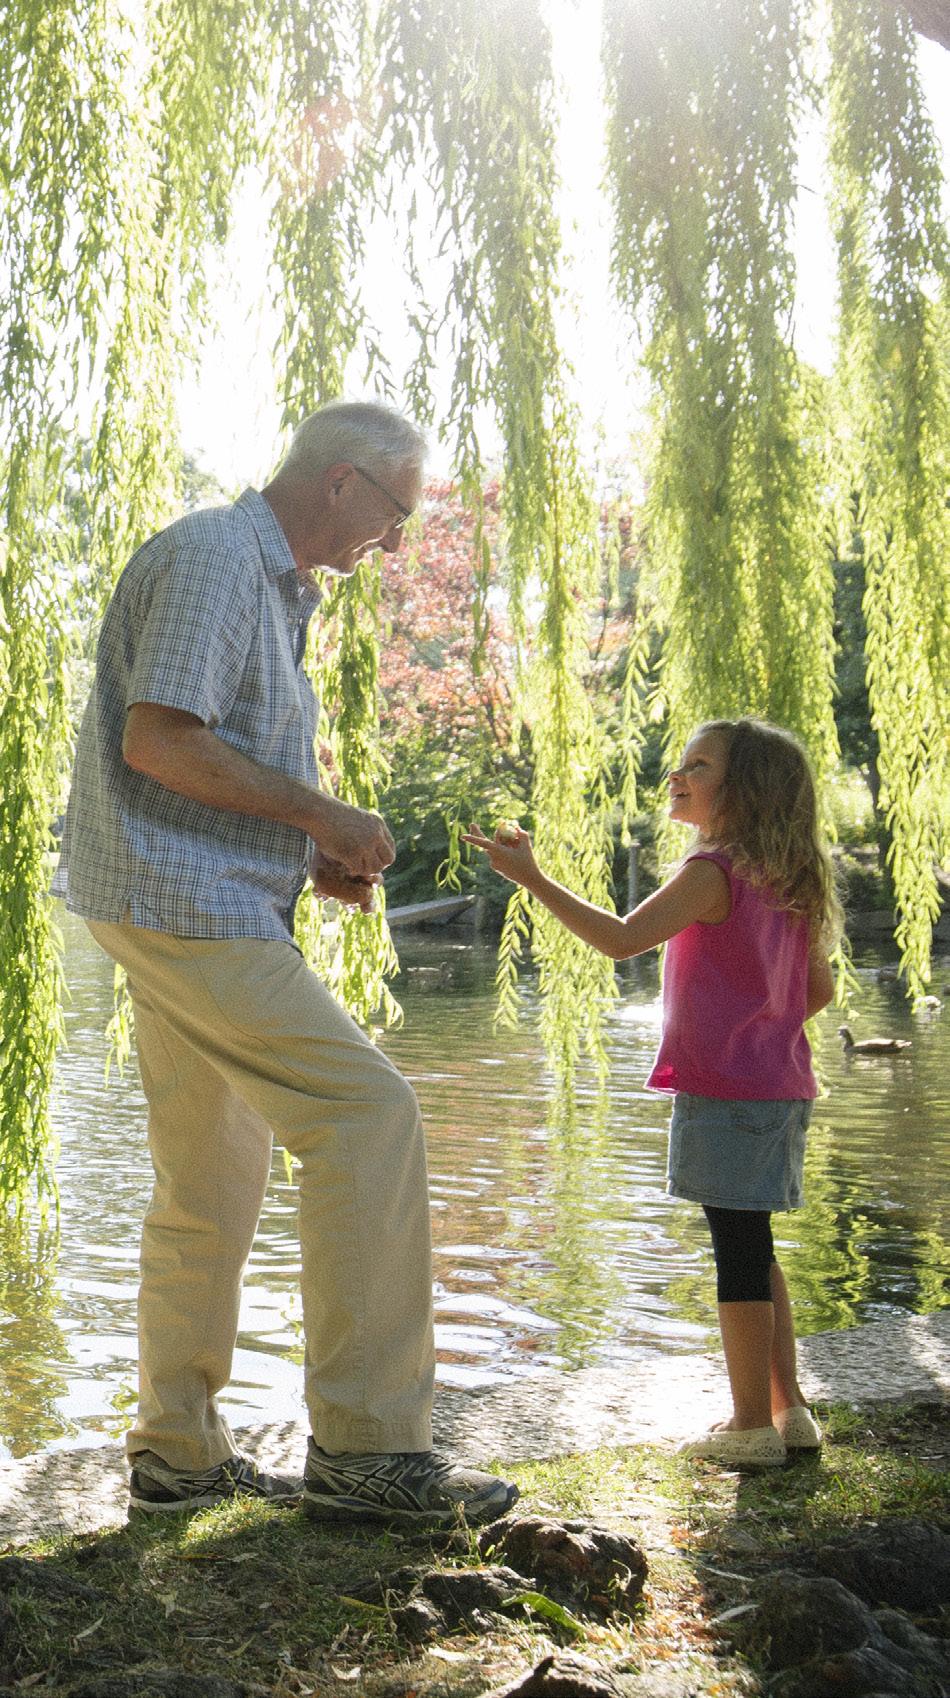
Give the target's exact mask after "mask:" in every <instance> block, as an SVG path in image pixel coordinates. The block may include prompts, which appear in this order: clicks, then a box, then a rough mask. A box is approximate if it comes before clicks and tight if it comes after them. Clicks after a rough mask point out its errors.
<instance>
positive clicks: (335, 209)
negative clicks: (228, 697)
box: [270, 0, 401, 1025]
mask: <svg viewBox="0 0 950 1698" xmlns="http://www.w3.org/2000/svg"><path fill="white" fill-rule="evenodd" d="M273 25H274V29H275V32H276V34H277V37H278V41H279V45H280V54H281V57H280V68H279V76H278V89H277V97H276V103H275V104H276V109H277V111H278V112H279V113H280V115H281V121H280V124H279V126H278V128H277V130H276V131H275V134H274V137H273V138H272V147H271V155H270V167H271V174H272V181H273V187H274V190H275V200H274V212H273V219H272V228H273V236H274V266H275V269H276V270H277V272H278V274H279V278H280V294H281V300H282V302H283V307H284V317H283V332H282V336H281V341H280V346H279V349H278V358H279V385H280V394H281V399H282V403H283V423H284V424H285V425H294V424H296V423H298V422H299V421H300V419H302V418H303V417H304V416H305V415H306V414H307V413H309V412H311V411H312V409H313V408H314V407H316V406H317V405H319V403H320V402H321V401H327V400H332V399H335V398H336V397H338V396H339V395H340V394H341V393H342V392H343V388H344V381H345V375H346V371H347V365H348V362H349V360H350V358H351V356H352V355H353V353H354V351H355V349H356V348H357V345H358V343H359V341H360V339H361V337H362V339H363V341H364V342H365V343H366V344H367V349H368V355H369V360H370V364H371V365H375V366H376V368H377V371H380V370H382V373H383V376H384V377H385V366H384V361H383V356H382V354H381V352H380V350H379V349H378V347H377V346H376V344H375V341H374V338H373V333H372V328H371V327H370V326H369V325H368V323H367V320H366V317H365V314H364V312H363V309H362V305H361V302H360V295H359V285H358V278H359V267H360V263H361V260H362V257H363V252H364V233H363V220H364V215H365V210H366V207H367V205H368V204H371V202H372V198H373V195H374V192H375V189H376V173H377V160H376V156H375V152H374V149H373V145H372V139H371V138H372V128H373V97H372V94H371V82H370V76H369V69H370V65H369V53H370V45H371V43H370V35H369V30H368V24H367V18H366V9H365V6H364V4H363V0H323V3H322V4H313V3H311V0H306V3H304V0H292V3H291V4H289V5H286V4H282V5H281V6H280V8H279V9H278V10H277V11H275V13H274V18H273ZM378 600H379V565H378V562H377V563H374V564H365V565H363V566H362V567H361V568H360V570H359V572H358V573H357V574H356V575H355V577H353V578H352V579H350V580H349V581H348V582H346V583H341V584H338V585H335V586H334V587H333V589H332V590H331V592H330V593H329V595H328V596H327V598H326V601H325V602H324V604H323V607H322V608H321V609H320V611H319V613H318V614H317V616H316V617H315V619H314V621H313V625H312V627H311V637H310V641H309V644H308V651H307V666H308V670H309V671H310V673H311V675H312V676H313V677H314V680H315V683H316V686H317V693H318V695H319V697H320V699H321V707H322V729H321V737H322V740H323V741H324V742H325V743H326V744H327V745H328V746H329V749H330V752H331V762H330V766H331V769H332V772H333V774H334V776H335V778H336V786H337V791H338V794H339V795H341V796H342V797H344V798H345V799H346V800H347V801H350V802H354V803H356V804H357V805H358V806H360V807H365V808H375V807H376V805H377V803H378V800H379V793H380V790H381V788H382V786H383V784H384V783H385V779H386V776H387V767H386V763H385V760H384V758H383V756H382V753H381V750H380V744H379V688H378V660H379V649H378V633H377V629H376V621H377V613H378ZM328 777H329V775H328ZM296 932H297V938H298V941H299V942H300V944H301V947H302V948H303V950H304V952H305V954H306V955H307V958H308V960H309V961H310V962H311V964H312V965H313V966H314V967H315V968H316V969H317V970H318V971H319V972H320V974H321V976H322V977H323V978H324V979H325V980H326V982H327V984H328V985H329V986H330V988H331V990H333V992H334V994H335V995H337V996H338V997H339V998H340V1000H341V1001H342V1002H343V1003H344V1005H345V1007H346V1008H348V1009H349V1011H350V1013H351V1014H352V1015H353V1016H354V1018H355V1019H357V1020H360V1021H361V1022H362V1023H363V1024H364V1025H368V1024H369V1023H370V1022H371V1021H372V1020H373V1019H374V1017H375V1018H379V1017H380V1016H381V1017H382V1019H383V1021H384V1023H385V1024H386V1025H390V1024H392V1023H393V1022H394V1021H397V1020H399V1019H400V1018H401V1010H400V1009H399V1006H398V1004H397V1003H396V1001H395V999H394V998H393V996H392V993H391V992H390V990H389V987H388V983H387V978H388V977H389V976H391V975H392V974H393V973H395V972H397V971H398V965H399V964H398V961H397V958H396V953H395V950H394V948H393V945H392V940H391V938H390V935H389V927H388V925H387V924H386V918H385V912H384V910H383V907H382V900H381V898H380V906H379V909H378V911H377V912H376V913H374V914H372V915H364V914H360V913H357V912H355V911H347V910H340V911H339V912H337V913H336V914H335V915H333V916H332V917H331V914H330V911H329V910H327V909H326V908H325V905H324V903H322V902H321V901H319V900H318V899H317V898H316V897H315V896H314V895H313V892H312V891H308V892H307V893H306V894H305V896H304V897H303V899H302V900H301V902H300V903H299V905H298V909H297V920H296Z"/></svg>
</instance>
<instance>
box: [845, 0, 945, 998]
mask: <svg viewBox="0 0 950 1698" xmlns="http://www.w3.org/2000/svg"><path fill="white" fill-rule="evenodd" d="M831 49H832V56H831V84H830V86H831V152H832V166H833V172H834V184H835V204H834V221H835V232H836V237H837V241H838V267H839V283H840V291H841V350H840V363H839V372H838V390H839V402H840V409H841V415H842V423H843V436H844V440H845V455H846V461H847V471H848V474H849V487H850V488H851V489H853V490H855V491H857V492H858V504H859V514H858V524H859V528H860V530H861V532H862V534H863V538H864V547H865V557H866V592H865V601H864V610H865V618H866V621H867V642H866V651H867V669H868V695H869V699H870V703H871V716H872V722H873V724H874V727H875V729H876V731H877V734H878V738H879V742H880V754H879V758H878V767H879V771H880V776H881V801H882V805H883V807H884V810H885V816H886V819H887V822H888V825H889V827H890V830H891V839H892V840H891V848H890V864H891V871H892V874H893V879H894V889H895V894H896V899H897V907H898V913H899V919H898V926H897V932H896V936H897V941H898V943H899V945H900V948H901V954H902V965H903V971H904V973H905V974H906V977H907V981H908V985H909V988H910V990H911V992H912V994H914V995H915V996H916V995H920V994H921V992H922V991H923V989H924V987H925V986H926V984H927V982H928V980H929V978H930V946H931V925H932V922H933V921H934V920H935V919H936V917H937V915H938V913H939V909H940V902H939V893H938V889H937V882H936V876H935V863H936V862H937V860H938V857H939V856H940V854H941V851H944V850H945V849H946V846H947V834H948V819H947V812H946V808H945V805H944V804H943V803H942V801H941V798H945V797H946V796H947V794H948V789H950V701H948V695H947V690H946V666H947V654H948V652H950V510H948V491H950V369H948V360H947V349H948V347H950V311H948V291H950V250H948V244H947V236H946V231H945V229H944V225H943V220H942V216H941V204H940V203H941V186H942V185H941V172H940V162H939V155H938V150H937V145H936V139H935V136H934V131H933V126H932V124H931V122H930V120H929V118H928V116H927V113H926V111H925V109H924V103H923V99H922V95H921V89H920V84H919V80H918V76H917V68H916V50H915V42H914V37H913V33H912V29H911V25H910V22H909V19H908V17H907V16H906V14H904V13H903V12H902V11H901V10H900V9H898V8H894V7H892V6H890V5H886V4H883V3H878V0H858V3H857V4H855V5H850V4H849V5H844V4H838V3H836V4H835V5H833V7H832V43H831ZM942 808H943V812H941V809H942Z"/></svg>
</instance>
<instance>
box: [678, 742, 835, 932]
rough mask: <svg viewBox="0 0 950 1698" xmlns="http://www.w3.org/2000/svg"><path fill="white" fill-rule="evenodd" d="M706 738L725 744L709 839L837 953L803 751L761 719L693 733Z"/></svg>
mask: <svg viewBox="0 0 950 1698" xmlns="http://www.w3.org/2000/svg"><path fill="white" fill-rule="evenodd" d="M708 734H714V735H716V736H718V737H721V738H722V739H723V741H724V743H725V745H726V772H725V777H724V778H723V781H722V785H721V787H720V790H719V794H718V796H717V798H716V807H715V812H714V815H713V818H712V829H711V836H712V837H713V838H714V839H715V842H716V843H717V844H718V846H719V847H720V848H722V849H724V850H725V851H726V852H727V854H728V855H729V857H730V859H731V861H732V864H733V866H734V867H735V869H736V871H737V872H738V873H740V874H741V875H742V876H743V877H744V878H747V879H748V880H749V881H750V883H753V884H757V885H760V886H761V885H765V886H767V887H768V889H769V891H770V893H771V894H772V896H773V898H774V900H775V901H776V903H777V904H778V906H779V907H781V908H786V909H788V911H789V912H790V913H792V914H801V915H802V917H803V918H804V919H805V920H806V921H807V924H808V929H809V933H810V936H811V938H812V940H813V941H814V942H815V943H817V944H820V945H821V946H822V947H823V948H825V949H827V950H829V951H830V950H832V949H834V948H835V946H836V945H837V943H838V942H839V940H840V937H841V933H842V928H843V921H844V916H843V914H842V911H841V904H840V902H839V901H838V896H837V892H836V889H835V874H834V867H833V865H832V860H831V855H830V853H829V850H828V845H827V842H826V841H825V838H824V835H823V833H822V831H821V828H820V826H819V823H818V797H817V793H816V786H815V779H814V775H813V773H812V770H811V765H810V762H809V759H808V756H807V754H806V752H805V750H804V749H803V747H802V745H801V744H800V743H799V741H798V739H797V738H796V737H794V736H793V735H792V733H791V732H790V731H786V730H784V729H783V727H782V726H780V725H770V724H769V723H768V722H767V721H766V720H762V719H735V720H732V719H712V720H709V721H708V722H707V723H706V724H705V725H701V726H700V727H699V730H698V731H697V732H695V733H694V735H696V736H700V735H703V736H705V735H708Z"/></svg>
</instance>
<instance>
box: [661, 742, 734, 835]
mask: <svg viewBox="0 0 950 1698" xmlns="http://www.w3.org/2000/svg"><path fill="white" fill-rule="evenodd" d="M726 758H727V749H726V744H725V740H724V738H722V737H721V736H720V735H719V733H718V732H716V731H701V732H700V733H699V735H698V736H696V737H693V738H691V739H690V741H689V742H688V743H687V745H686V748H685V749H684V751H683V759H682V761H681V763H680V765H679V766H678V767H674V769H673V771H672V772H671V773H670V776H669V781H668V782H669V787H670V819H673V820H680V821H681V822H682V824H683V825H694V826H695V827H696V829H697V831H698V832H699V833H700V835H701V836H703V837H708V836H709V835H710V833H711V829H712V821H713V817H714V814H715V811H716V800H717V797H718V795H719V791H720V788H721V786H722V781H723V779H724V778H725V776H726Z"/></svg>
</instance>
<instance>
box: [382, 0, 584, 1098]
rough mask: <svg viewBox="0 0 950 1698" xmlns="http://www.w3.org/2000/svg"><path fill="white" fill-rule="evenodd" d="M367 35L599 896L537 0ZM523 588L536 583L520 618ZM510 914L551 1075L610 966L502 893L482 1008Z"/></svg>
mask: <svg viewBox="0 0 950 1698" xmlns="http://www.w3.org/2000/svg"><path fill="white" fill-rule="evenodd" d="M382 40H383V61H384V67H385V69H384V81H385V83H386V86H387V88H388V89H389V90H390V95H391V114H390V121H389V128H388V132H387V139H388V144H389V147H390V148H391V150H392V153H393V156H394V159H395V162H396V167H397V169H399V170H402V171H404V172H405V173H407V174H409V173H412V172H415V171H417V170H419V169H420V167H421V169H423V170H424V171H425V173H426V175H427V178H428V181H429V184H430V186H431V188H432V189H433V191H434V193H435V195H436V198H437V202H438V205H439V206H440V207H441V208H442V209H443V211H442V217H443V221H444V236H445V240H446V243H447V244H448V246H449V248H450V250H451V253H452V256H453V258H452V266H453V276H452V286H451V290H450V296H449V301H448V303H447V307H446V312H445V318H446V320H447V322H448V323H449V324H450V326H451V330H452V335H453V339H454V351H455V370H454V380H453V388H452V395H451V403H450V426H449V428H450V430H451V432H452V434H453V436H454V440H455V454H456V462H457V466H458V469H459V474H460V477H461V481H462V486H463V489H465V490H467V491H472V490H475V489H477V487H478V486H479V484H480V482H481V473H482V468H481V452H480V447H479V438H478V414H479V409H480V408H482V407H483V406H484V405H485V404H488V405H490V406H491V407H492V408H493V409H494V411H495V413H496V415H497V418H498V420H499V424H500V427H501V431H502V436H503V440H504V446H505V477H504V485H503V508H502V512H503V520H504V528H505V560H506V566H507V588H508V594H509V602H510V607H511V611H512V617H513V623H514V627H515V630H516V633H517V635H518V637H519V639H520V643H521V647H522V651H523V657H522V666H521V700H522V711H523V713H524V715H525V719H526V722H527V723H528V725H529V727H530V731H531V737H532V745H533V754H534V765H535V780H534V791H533V797H532V809H533V812H534V816H535V821H536V837H537V846H538V851H539V854H540V856H541V858H542V859H543V861H544V863H545V865H546V866H547V867H548V868H549V869H550V870H551V872H552V873H553V875H554V877H556V878H559V879H563V880H564V881H565V882H566V883H569V884H572V885H573V886H574V887H575V888H579V889H581V890H583V891H585V893H586V894H587V895H588V896H590V897H591V898H592V899H593V900H595V901H598V902H607V901H609V874H608V866H609V847H610V831H609V800H608V797H607V792H606V781H605V778H604V771H605V751H604V749H603V747H602V745H601V742H600V740H599V738H598V735H597V728H596V726H595V725H594V723H593V718H592V714H591V711H590V705H589V702H588V700H587V696H586V694H585V691H584V688H583V683H582V679H583V674H584V663H585V660H586V643H587V632H588V622H589V619H590V614H591V609H592V603H593V596H594V593H595V588H596V584H597V578H598V568H599V559H598V549H597V524H596V513H595V510H594V504H593V501H592V499H591V492H590V488H589V485H588V482H587V479H586V478H585V477H584V475H583V473H582V471H581V468H580V465H579V462H578V457H577V452H576V447H575V434H576V426H575V419H574V417H573V414H572V412H571V409H570V406H569V405H568V402H567V400H566V395H565V372H564V366H563V361H562V358H561V353H560V350H559V347H558V342H557V336H556V333H555V328H554V307H555V301H556V297H557V281H556V277H557V266H558V260H559V253H560V240H559V231H558V226H557V218H556V214H555V210H554V195H555V188H556V178H555V172H554V165H553V157H554V123H553V115H552V114H553V93H554V90H553V78H552V71H551V52H550V40H549V36H548V31H547V29H546V27H545V25H544V23H543V22H542V18H541V9H540V6H539V4H538V3H537V0H517V3H516V4H510V3H507V0H488V3H487V4H482V5H479V6H472V5H470V4H468V3H467V0H391V3H389V4H387V5H385V6H384V7H383V9H382ZM529 596H531V597H534V596H537V597H538V598H539V601H540V612H539V613H538V615H537V620H536V623H535V621H534V620H533V619H530V618H529V616H528V612H527V603H528V597H529ZM478 648H479V639H478V635H477V634H476V642H475V649H476V654H477V653H478ZM524 651H530V654H528V653H525V652H524ZM529 922H530V930H531V934H532V944H533V950H534V953H535V956H536V957H537V959H538V962H539V965H540V972H541V991H542V1015H541V1023H542V1030H543V1034H544V1038H545V1042H546V1045H547V1047H548V1052H549V1054H550V1055H551V1057H552V1060H553V1061H554V1063H555V1066H556V1069H557V1071H558V1074H559V1077H560V1078H561V1080H562V1081H563V1082H565V1083H567V1082H569V1081H570V1079H571V1077H572V1074H573V1069H574V1066H575V1062H576V1059H577V1056H578V1054H579V1051H580V1048H581V1046H582V1045H585V1046H586V1048H587V1049H588V1051H589V1052H590V1053H591V1054H592V1055H593V1056H594V1057H595V1058H596V1060H597V1061H598V1063H599V1064H600V1066H601V1067H603V1063H604V1051H603V1043H602V1021H603V1012H604V1008H605V1005H606V1004H607V1003H608V1002H609V999H610V997H611V995H612V994H613V989H614V979H613V972H612V969H611V966H610V963H609V962H607V961H605V960H604V959H603V958H601V957H597V956H595V955H594V953H593V952H592V951H590V950H588V949H587V948H585V946H584V945H582V944H580V943H579V942H578V941H577V940H576V939H574V938H573V937H572V936H571V934H570V933H568V932H567V931H566V930H565V929H564V928H561V927H558V926H556V925H555V924H554V923H553V922H552V921H551V919H550V916H549V915H547V914H546V912H544V911H542V910H539V909H538V908H537V906H536V905H535V904H533V903H531V902H530V900H528V901H526V900H525V898H524V897H523V895H522V894H521V893H518V892H516V894H515V895H514V897H513V898H512V901H511V904H510V907H509V912H508V917H507V920H506V924H505V928H504V932H503V935H502V942H501V952H500V974H499V990H500V1005H499V1006H500V1011H501V1012H503V1013H505V1014H507V1015H508V1016H513V1014H514V1012H515V1009H516V1006H517V994H516V979H517V972H518V964H519V960H520V954H521V946H522V942H523V940H524V938H525V936H526V933H527V929H528V924H529Z"/></svg>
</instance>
